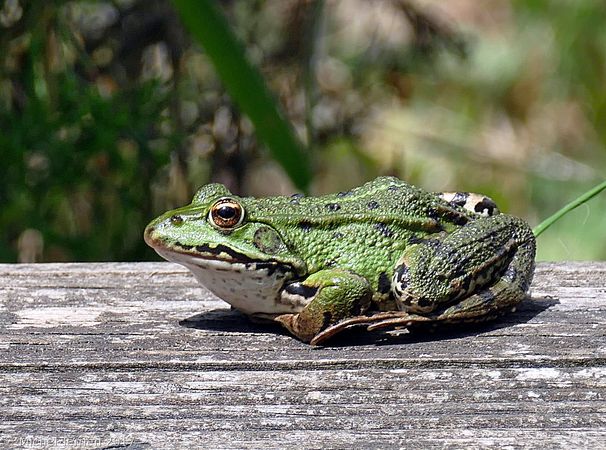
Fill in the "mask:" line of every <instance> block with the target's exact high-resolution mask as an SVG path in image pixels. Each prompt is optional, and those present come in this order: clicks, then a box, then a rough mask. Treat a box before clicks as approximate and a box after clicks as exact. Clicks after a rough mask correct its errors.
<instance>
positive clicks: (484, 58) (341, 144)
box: [0, 0, 606, 262]
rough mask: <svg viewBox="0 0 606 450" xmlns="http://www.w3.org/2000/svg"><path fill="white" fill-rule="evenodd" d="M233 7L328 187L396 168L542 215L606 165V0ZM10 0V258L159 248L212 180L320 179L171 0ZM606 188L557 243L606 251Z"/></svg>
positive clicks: (4, 76) (1, 202) (551, 255)
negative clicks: (262, 122) (264, 120)
mask: <svg viewBox="0 0 606 450" xmlns="http://www.w3.org/2000/svg"><path fill="white" fill-rule="evenodd" d="M207 1H210V0H207ZM177 3H180V2H177ZM215 4H216V5H217V6H218V7H219V8H220V10H221V12H222V13H223V14H225V15H226V17H227V21H228V23H229V25H230V28H231V30H232V31H233V32H234V33H235V34H236V35H237V36H238V38H239V39H240V40H241V42H242V43H243V44H244V45H245V49H246V55H247V56H248V58H249V60H250V61H251V62H252V63H253V65H254V66H256V67H258V68H259V69H260V71H261V73H262V75H263V78H264V80H265V82H266V83H267V85H268V87H269V89H270V90H271V92H273V94H274V95H275V97H276V98H277V99H278V103H279V104H280V105H281V108H282V109H283V111H284V115H285V117H286V118H287V119H288V121H289V122H290V123H292V126H293V127H294V130H295V131H296V136H298V138H299V140H300V141H301V142H302V143H303V146H304V147H305V148H306V156H307V157H309V161H310V163H309V164H310V171H309V173H311V174H312V178H311V183H310V185H309V191H310V192H311V193H314V194H318V193H326V192H332V191H338V190H343V189H347V188H349V187H352V186H355V185H359V184H361V183H363V182H364V181H367V180H369V179H372V178H374V177H375V176H377V175H380V174H390V175H396V176H399V177H400V178H402V179H405V180H407V181H409V182H411V183H413V184H417V185H419V186H422V187H424V188H426V189H428V190H432V191H441V190H466V191H475V192H481V193H485V194H487V195H489V196H491V197H492V198H494V199H495V200H496V201H497V203H498V204H499V205H500V207H501V209H502V210H504V211H506V212H510V213H512V214H516V215H519V216H522V217H524V218H526V219H527V220H528V221H529V222H530V223H531V225H536V224H537V223H539V222H540V221H541V220H542V219H543V218H545V217H547V216H548V215H550V214H551V213H553V212H554V211H555V210H557V209H558V208H559V207H561V206H562V205H563V204H564V203H566V202H568V201H569V200H572V199H573V198H575V197H577V196H578V195H579V194H580V193H582V192H584V191H586V190H587V189H589V188H590V187H591V186H593V185H595V184H597V183H598V182H599V181H601V180H603V179H604V177H605V174H606V170H605V169H606V26H604V24H605V23H606V3H604V2H597V1H579V2H570V1H568V2H565V1H556V0H553V1H547V0H514V1H504V0H489V1H484V2H477V1H474V0H451V1H448V2H441V1H420V0H419V1H413V0H409V1H404V0H377V1H372V2H370V1H367V0H325V1H313V0H307V1H305V0H231V1H217V2H215ZM0 8H1V9H0V55H2V56H1V58H0V154H1V156H2V160H1V161H2V164H1V165H0V180H1V181H0V206H1V207H0V231H1V232H2V235H1V240H0V261H3V262H13V261H93V260H116V261H129V260H142V259H155V258H156V257H155V255H154V254H153V252H152V251H151V250H149V249H148V248H146V246H145V244H144V243H143V240H142V237H141V235H142V231H143V228H144V226H145V224H146V223H147V222H148V221H149V220H151V219H152V218H153V217H154V216H156V215H157V214H159V213H160V212H163V211H165V210H166V209H169V208H172V207H175V206H178V205H179V206H180V205H183V204H186V203H188V202H189V201H190V199H191V196H192V193H193V192H194V191H195V190H196V188H197V187H199V186H200V185H202V184H205V183H208V182H210V181H218V182H221V183H224V184H226V185H227V186H228V187H229V188H230V189H231V190H232V191H233V192H235V193H239V194H247V195H272V194H290V193H292V192H294V191H295V190H297V186H298V187H299V188H305V183H306V179H305V177H300V180H298V181H297V182H296V183H293V181H292V180H293V179H294V178H293V176H292V173H293V170H294V171H296V170H297V167H296V162H294V163H293V162H291V163H290V166H288V164H286V166H285V165H284V164H285V163H284V162H283V161H282V165H281V164H278V163H277V162H276V161H277V160H279V159H280V158H279V157H278V158H276V154H275V153H272V152H269V151H268V150H267V148H266V147H265V146H264V145H263V144H262V143H261V142H260V141H258V140H257V139H256V138H255V133H254V127H253V125H252V124H251V122H250V121H249V119H247V117H245V116H244V115H243V114H242V113H241V112H240V110H239V109H238V108H237V107H236V106H235V104H236V103H234V102H233V101H232V99H231V98H230V97H229V96H228V95H227V94H226V91H225V88H224V84H223V83H222V80H221V79H220V78H219V76H218V75H217V72H216V71H215V68H214V66H213V64H212V63H211V60H210V59H209V55H210V51H209V53H208V54H207V53H205V51H204V50H202V48H201V47H200V46H199V44H197V43H196V42H193V40H192V38H191V36H190V34H189V33H188V31H187V30H186V29H185V28H184V27H183V26H182V24H181V22H180V20H179V16H178V13H177V11H176V10H175V8H174V6H173V4H171V2H170V1H168V0H113V1H61V0H53V1H46V2H40V1H33V0H31V1H27V0H3V1H2V0H0ZM284 151H289V149H284ZM300 164H301V166H300V167H299V170H301V171H303V172H304V171H305V167H304V165H306V164H307V162H305V161H304V160H302V162H300ZM289 173H290V174H291V175H290V176H289V175H288V174H289ZM605 197H606V196H604V195H602V196H599V197H597V198H595V199H593V200H592V201H591V202H590V203H589V204H586V205H583V206H582V207H580V208H579V209H577V210H576V211H574V212H573V213H571V214H569V215H568V216H566V217H565V218H564V219H563V220H562V221H560V222H558V223H557V224H556V225H555V226H554V227H552V228H551V229H550V230H549V231H548V232H546V233H545V234H543V235H542V236H541V237H540V238H539V255H538V259H605V258H606V239H605V237H604V236H605V234H604V229H605V228H606V214H605V213H604V211H606V198H605Z"/></svg>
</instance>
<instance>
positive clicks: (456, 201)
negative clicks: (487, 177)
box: [449, 192, 469, 206]
mask: <svg viewBox="0 0 606 450" xmlns="http://www.w3.org/2000/svg"><path fill="white" fill-rule="evenodd" d="M467 197H469V192H457V193H456V194H455V195H454V197H453V198H452V200H451V201H450V202H449V203H450V204H451V205H453V206H465V203H466V202H467Z"/></svg>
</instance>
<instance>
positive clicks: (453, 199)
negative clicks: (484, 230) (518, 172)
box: [437, 192, 499, 217]
mask: <svg viewBox="0 0 606 450" xmlns="http://www.w3.org/2000/svg"><path fill="white" fill-rule="evenodd" d="M437 196H438V197H440V198H441V199H442V200H445V201H447V202H448V203H450V204H451V205H452V206H458V207H461V208H465V209H466V210H467V211H471V212H473V213H476V214H480V215H481V216H484V217H489V216H494V215H496V214H499V208H498V207H497V204H496V203H495V202H494V200H493V199H491V198H490V197H487V196H485V195H482V194H475V193H473V192H439V193H437Z"/></svg>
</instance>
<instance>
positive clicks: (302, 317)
mask: <svg viewBox="0 0 606 450" xmlns="http://www.w3.org/2000/svg"><path fill="white" fill-rule="evenodd" d="M298 286H299V287H301V288H303V289H305V290H307V292H313V298H312V300H311V301H310V302H309V303H308V304H307V305H306V306H305V307H304V308H303V310H302V311H301V312H299V313H297V314H281V315H279V316H277V317H275V318H274V320H276V321H277V322H280V323H281V324H282V325H284V327H286V328H287V329H288V331H290V332H291V333H292V334H294V335H295V336H296V337H297V338H299V339H300V340H302V341H303V342H310V341H311V340H312V339H313V338H314V337H315V336H316V335H317V334H318V333H320V332H321V331H322V330H324V329H325V328H327V327H328V326H330V325H333V324H335V323H337V322H338V321H340V320H343V319H345V318H347V317H352V316H358V315H360V314H361V313H363V312H364V311H366V309H367V308H368V306H369V305H370V301H371V298H372V289H371V286H370V283H369V282H368V280H366V279H365V278H363V277H361V276H359V275H356V274H355V273H352V272H349V271H346V270H341V269H326V270H321V271H319V272H316V273H314V274H312V275H310V276H309V277H307V278H306V279H305V280H304V281H302V282H300V283H299V284H298Z"/></svg>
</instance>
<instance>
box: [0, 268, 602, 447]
mask: <svg viewBox="0 0 606 450" xmlns="http://www.w3.org/2000/svg"><path fill="white" fill-rule="evenodd" d="M0 447H1V448H131V449H144V448H145V449H147V448H289V447H293V448H294V447H296V448H347V447H360V448H368V447H382V448H389V447H402V448H431V447H439V448H503V447H510V448H606V263H597V262H595V263H589V262H587V263H561V264H555V263H541V264H539V265H538V268H537V273H536V276H535V282H534V283H533V288H532V298H531V299H528V300H526V301H524V302H523V303H522V304H521V305H520V307H519V308H518V311H517V312H515V313H514V314H512V315H509V316H507V317H504V318H503V319H502V320H500V321H498V322H495V323H493V324H489V325H484V326H474V327H469V328H467V329H455V330H449V331H443V332H440V333H425V334H423V333H406V332H400V333H395V334H393V333H392V334H381V333H365V332H362V331H360V330H354V331H350V332H347V333H345V334H344V335H343V336H341V337H339V338H337V339H336V340H335V341H334V342H332V346H330V347H324V348H312V347H309V346H308V345H306V344H302V343H300V342H298V341H296V340H295V339H293V338H291V337H289V336H288V335H286V334H285V333H283V332H282V330H281V329H280V328H277V327H275V326H270V325H258V324H253V323H251V322H249V321H248V320H247V319H246V318H245V317H244V316H242V315H240V314H238V313H236V312H232V311H230V310H229V307H228V305H227V304H225V303H223V302H222V301H220V300H218V299H216V298H214V297H213V296H212V295H211V294H210V293H208V291H206V290H205V289H204V288H202V287H200V286H199V285H197V284H196V282H195V280H194V279H193V277H192V276H191V275H190V274H189V273H188V272H187V271H185V270H184V269H182V268H180V267H179V266H176V265H173V264H170V263H135V264H131V263H128V264H125V263H118V264H116V263H104V264H43V265H0Z"/></svg>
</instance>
